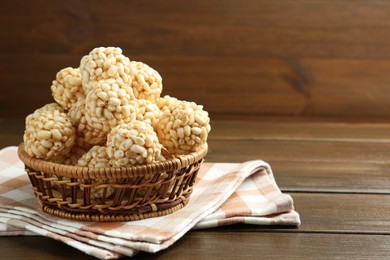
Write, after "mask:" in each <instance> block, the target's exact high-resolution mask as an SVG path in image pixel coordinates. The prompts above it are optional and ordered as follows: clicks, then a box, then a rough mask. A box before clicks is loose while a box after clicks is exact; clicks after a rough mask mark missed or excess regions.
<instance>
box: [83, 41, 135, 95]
mask: <svg viewBox="0 0 390 260" xmlns="http://www.w3.org/2000/svg"><path fill="white" fill-rule="evenodd" d="M80 73H81V76H82V84H83V87H84V89H85V92H86V93H87V92H88V91H90V90H92V89H93V87H94V86H95V84H96V82H98V81H99V80H107V79H111V78H112V79H115V81H116V82H117V84H118V85H120V86H123V85H125V86H129V87H130V86H131V79H132V76H131V75H130V73H131V66H130V60H129V58H127V57H126V56H124V55H123V54H122V49H120V48H115V47H107V48H105V47H100V48H95V49H93V50H92V51H91V52H90V53H89V54H88V55H85V56H84V57H83V58H82V59H81V62H80Z"/></svg>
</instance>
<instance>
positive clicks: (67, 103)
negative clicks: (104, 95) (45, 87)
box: [51, 67, 85, 110]
mask: <svg viewBox="0 0 390 260" xmlns="http://www.w3.org/2000/svg"><path fill="white" fill-rule="evenodd" d="M51 92H52V95H53V97H54V100H55V101H56V102H57V103H58V104H60V105H61V107H62V108H64V109H65V110H69V109H70V108H71V107H72V106H73V105H74V104H75V103H76V102H77V100H79V99H80V98H84V97H85V93H84V89H83V87H82V84H81V74H80V70H79V69H78V68H77V69H74V68H71V67H67V68H65V69H62V70H60V71H59V72H58V73H57V75H56V79H55V80H53V83H52V85H51Z"/></svg>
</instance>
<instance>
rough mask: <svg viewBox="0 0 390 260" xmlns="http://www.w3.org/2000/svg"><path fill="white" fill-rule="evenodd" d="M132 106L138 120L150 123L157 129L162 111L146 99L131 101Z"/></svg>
mask: <svg viewBox="0 0 390 260" xmlns="http://www.w3.org/2000/svg"><path fill="white" fill-rule="evenodd" d="M130 105H132V106H134V107H135V111H136V119H137V120H138V121H142V122H145V123H148V124H149V125H151V126H152V127H153V128H155V127H156V124H157V123H158V119H159V118H160V115H161V111H160V109H159V108H158V106H157V105H156V104H155V103H152V102H151V101H149V100H146V99H136V100H132V101H130Z"/></svg>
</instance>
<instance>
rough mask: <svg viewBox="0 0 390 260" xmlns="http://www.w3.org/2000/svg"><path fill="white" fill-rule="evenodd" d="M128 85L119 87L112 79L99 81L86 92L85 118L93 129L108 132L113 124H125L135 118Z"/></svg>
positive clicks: (131, 93)
mask: <svg viewBox="0 0 390 260" xmlns="http://www.w3.org/2000/svg"><path fill="white" fill-rule="evenodd" d="M133 99H134V95H133V92H132V90H131V88H130V87H127V86H122V87H120V86H119V85H118V84H117V83H116V81H115V80H114V79H109V80H106V81H99V82H98V83H97V84H96V86H95V87H94V88H93V89H92V90H91V91H90V92H89V93H88V95H87V98H86V101H85V104H86V105H85V118H86V120H87V124H88V125H89V126H91V127H92V128H93V129H95V130H97V131H100V132H103V133H105V134H108V132H109V131H110V130H111V129H112V128H113V127H115V126H117V125H120V124H127V123H129V122H131V121H133V120H134V119H135V118H136V109H135V107H134V105H131V104H130V101H131V100H133Z"/></svg>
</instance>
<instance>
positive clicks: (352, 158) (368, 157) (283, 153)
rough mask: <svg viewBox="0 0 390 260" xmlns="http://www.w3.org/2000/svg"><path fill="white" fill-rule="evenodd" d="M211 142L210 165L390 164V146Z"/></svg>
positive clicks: (326, 142)
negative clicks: (261, 162)
mask: <svg viewBox="0 0 390 260" xmlns="http://www.w3.org/2000/svg"><path fill="white" fill-rule="evenodd" d="M208 143H209V147H210V149H209V153H208V154H207V160H208V161H209V162H218V161H219V162H244V161H247V160H255V159H262V160H265V161H268V162H270V163H273V162H275V161H282V160H283V161H286V160H288V161H301V162H329V163H330V162H332V163H333V162H351V163H352V162H366V163H367V162H371V163H383V162H389V161H390V157H389V156H388V155H389V153H390V143H371V142H348V143H345V142H331V141H325V142H310V141H299V142H297V141H269V140H265V141H259V140H228V141H227V140H215V139H211V140H209V141H208Z"/></svg>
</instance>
